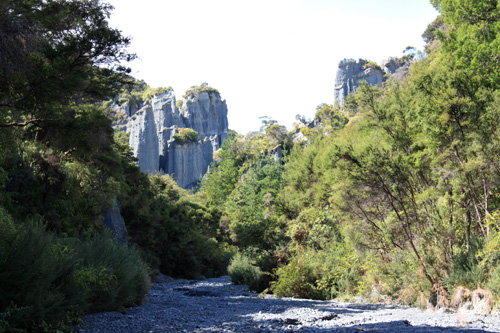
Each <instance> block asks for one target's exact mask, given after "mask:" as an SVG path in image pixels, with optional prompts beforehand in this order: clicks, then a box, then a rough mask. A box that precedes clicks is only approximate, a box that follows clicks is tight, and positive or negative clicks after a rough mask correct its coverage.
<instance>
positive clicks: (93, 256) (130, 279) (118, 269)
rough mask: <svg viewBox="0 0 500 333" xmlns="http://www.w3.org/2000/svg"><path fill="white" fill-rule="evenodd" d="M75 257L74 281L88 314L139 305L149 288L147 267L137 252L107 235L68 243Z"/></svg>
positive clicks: (103, 234)
mask: <svg viewBox="0 0 500 333" xmlns="http://www.w3.org/2000/svg"><path fill="white" fill-rule="evenodd" d="M69 244H71V246H72V247H74V248H75V251H76V253H77V255H78V257H79V260H80V265H79V268H78V269H77V270H76V272H75V279H76V282H77V283H78V285H79V287H80V288H82V289H83V291H84V292H85V295H86V297H87V301H88V303H89V310H90V311H92V312H94V311H110V310H116V309H118V308H121V307H128V306H134V305H139V304H140V303H141V301H142V298H143V296H144V295H145V294H146V292H147V290H148V288H149V275H148V267H147V265H146V264H145V263H144V262H143V261H142V259H141V258H140V256H139V254H138V252H136V251H135V250H134V249H132V248H128V247H126V246H123V245H122V244H119V243H117V242H116V241H115V240H114V239H112V238H111V237H110V236H109V235H108V234H107V233H101V234H98V235H96V236H94V237H93V238H91V239H88V240H83V241H82V240H76V239H75V240H72V241H70V242H69Z"/></svg>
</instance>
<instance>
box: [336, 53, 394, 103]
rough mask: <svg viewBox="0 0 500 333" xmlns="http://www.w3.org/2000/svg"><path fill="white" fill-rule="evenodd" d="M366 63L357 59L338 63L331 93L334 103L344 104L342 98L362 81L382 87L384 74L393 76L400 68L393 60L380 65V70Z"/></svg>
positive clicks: (385, 77)
mask: <svg viewBox="0 0 500 333" xmlns="http://www.w3.org/2000/svg"><path fill="white" fill-rule="evenodd" d="M368 63H369V62H368V61H367V60H364V59H359V60H358V61H356V60H354V59H344V60H342V61H341V62H340V63H339V68H338V70H337V75H336V77H335V89H334V91H333V99H334V101H335V102H336V101H338V102H339V103H340V105H343V104H344V98H345V97H346V96H347V95H349V94H350V93H351V92H353V91H355V90H356V87H358V86H359V85H360V83H361V82H362V81H366V82H367V83H368V84H369V85H373V86H374V85H378V86H380V85H382V83H383V82H384V81H385V80H386V79H387V76H386V74H391V75H392V74H394V73H395V72H396V71H397V70H398V69H399V68H400V67H401V65H400V63H399V61H398V60H397V59H395V58H390V59H388V60H386V61H384V63H383V64H382V68H378V67H377V68H375V67H372V66H369V65H368Z"/></svg>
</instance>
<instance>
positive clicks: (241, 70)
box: [107, 0, 438, 134]
mask: <svg viewBox="0 0 500 333" xmlns="http://www.w3.org/2000/svg"><path fill="white" fill-rule="evenodd" d="M107 2H109V3H111V4H112V5H113V6H114V7H115V10H114V12H113V14H112V17H111V20H110V23H111V26H112V27H115V28H118V29H119V30H121V31H122V33H123V34H124V35H126V36H130V37H132V44H131V47H130V48H129V51H130V52H132V53H137V55H138V56H139V58H140V60H136V61H134V62H133V63H131V64H129V66H130V67H131V68H132V75H133V76H134V77H136V78H137V79H143V80H145V81H146V82H147V83H148V84H149V85H150V86H152V87H160V86H161V87H167V86H172V87H173V88H174V91H175V95H176V97H177V98H178V99H180V98H182V95H183V94H184V92H185V91H186V90H187V89H189V88H190V87H191V86H193V85H199V84H201V83H202V82H208V83H209V85H210V86H212V87H214V88H217V89H218V90H219V92H220V93H221V96H222V98H223V99H225V100H226V102H227V106H228V110H229V113H228V118H229V128H230V129H234V130H236V131H237V132H238V133H243V134H244V133H247V132H249V131H254V130H258V129H259V127H260V125H261V120H260V119H259V117H261V116H269V117H271V118H272V119H274V120H277V121H278V123H280V124H282V125H285V126H286V127H287V128H290V126H291V124H292V123H293V122H294V120H295V115H297V114H300V115H303V116H305V117H306V118H313V117H314V114H315V111H316V106H317V105H319V104H321V103H333V88H334V83H335V73H336V71H337V67H338V63H339V61H340V60H342V59H344V58H354V59H358V58H363V59H368V60H372V61H376V62H378V63H381V62H382V60H384V59H386V58H388V57H391V56H401V55H402V52H403V50H404V49H405V48H406V47H407V46H414V47H417V49H419V50H421V49H423V41H422V37H421V35H422V33H423V32H424V30H425V29H426V27H427V25H428V24H429V23H431V22H432V21H433V20H434V19H435V18H436V16H437V15H438V13H437V12H436V11H435V10H434V8H433V7H432V6H431V4H430V2H429V0H246V1H240V0H140V1H138V0H107Z"/></svg>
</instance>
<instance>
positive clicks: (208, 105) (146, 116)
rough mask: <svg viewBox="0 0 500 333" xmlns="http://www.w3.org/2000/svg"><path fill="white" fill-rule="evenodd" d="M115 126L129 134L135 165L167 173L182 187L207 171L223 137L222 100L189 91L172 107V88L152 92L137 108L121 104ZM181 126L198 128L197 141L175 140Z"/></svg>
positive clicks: (224, 115)
mask: <svg viewBox="0 0 500 333" xmlns="http://www.w3.org/2000/svg"><path fill="white" fill-rule="evenodd" d="M123 113H125V114H126V116H124V117H123V118H122V119H121V120H120V121H119V123H116V124H115V128H117V129H121V130H124V131H126V132H128V133H129V134H130V139H129V144H130V146H131V147H132V149H133V151H134V156H136V157H137V158H138V159H139V162H138V165H139V167H140V168H141V170H142V171H144V172H148V173H158V172H160V173H165V174H171V175H172V176H173V178H174V179H175V180H176V181H177V184H178V185H179V186H180V187H183V188H186V189H188V188H192V187H193V186H195V185H196V183H197V182H198V181H199V180H200V178H201V177H203V175H204V174H205V173H206V172H207V170H208V167H209V165H210V163H211V162H212V160H213V153H214V152H215V151H216V150H217V149H218V148H219V147H220V145H221V144H222V141H223V140H224V139H226V138H227V131H228V121H227V105H226V101H223V100H221V98H220V95H219V94H217V93H207V92H201V93H192V94H191V95H189V96H187V97H186V99H185V100H184V102H183V105H182V107H181V108H180V109H179V108H177V107H176V98H175V95H174V93H173V91H171V90H169V91H165V92H163V93H161V94H159V95H157V96H154V97H153V98H152V100H151V101H150V103H148V104H146V105H144V106H142V107H141V108H140V109H138V110H136V111H135V110H131V109H130V108H127V107H124V108H123V112H122V114H123ZM181 128H192V129H194V130H195V131H196V132H198V138H199V141H198V142H189V143H185V144H182V145H181V144H178V143H177V142H176V141H175V140H174V134H176V133H178V131H179V129H181Z"/></svg>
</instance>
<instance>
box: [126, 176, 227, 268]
mask: <svg viewBox="0 0 500 333" xmlns="http://www.w3.org/2000/svg"><path fill="white" fill-rule="evenodd" d="M127 183H128V186H129V192H128V195H127V197H125V198H123V200H122V201H121V202H122V205H121V213H122V216H123V218H124V219H125V223H126V225H127V229H128V231H129V235H130V237H131V240H132V241H133V242H134V243H135V244H137V245H138V246H139V247H140V248H141V249H142V251H143V255H144V257H146V259H147V261H148V262H149V263H150V265H151V266H152V268H153V269H155V270H159V271H160V272H162V273H163V274H166V275H169V276H173V277H184V278H195V277H197V276H198V275H200V274H203V275H205V276H208V277H210V276H216V275H220V274H223V273H225V271H226V267H227V263H228V262H229V258H230V255H231V249H230V247H228V246H227V244H225V243H224V242H223V238H222V237H221V235H220V233H219V230H218V218H219V217H220V215H218V213H217V211H214V210H210V209H207V208H205V207H204V206H201V205H199V204H195V203H194V202H193V201H191V200H189V198H188V197H186V196H187V194H186V193H185V191H184V190H182V189H180V188H179V187H178V186H177V184H175V181H173V180H172V178H171V177H170V176H167V175H163V176H160V175H156V176H152V177H151V178H147V176H145V175H144V174H142V173H140V174H136V175H135V176H134V175H131V177H128V178H127Z"/></svg>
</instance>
